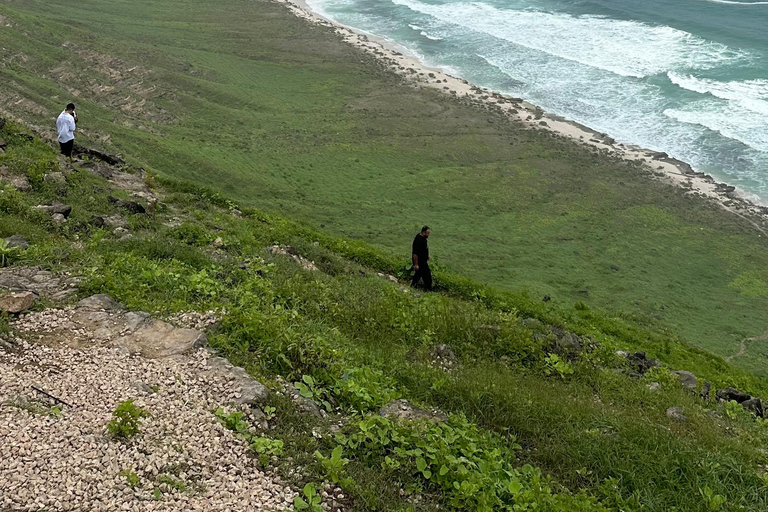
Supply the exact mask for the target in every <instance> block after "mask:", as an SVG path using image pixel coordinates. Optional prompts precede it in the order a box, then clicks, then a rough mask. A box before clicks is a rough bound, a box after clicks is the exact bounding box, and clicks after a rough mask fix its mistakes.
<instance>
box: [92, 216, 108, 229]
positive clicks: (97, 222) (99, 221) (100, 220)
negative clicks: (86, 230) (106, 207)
mask: <svg viewBox="0 0 768 512" xmlns="http://www.w3.org/2000/svg"><path fill="white" fill-rule="evenodd" d="M91 224H92V225H94V226H96V227H97V228H103V227H104V224H105V222H104V217H100V216H98V215H94V216H93V217H91Z"/></svg>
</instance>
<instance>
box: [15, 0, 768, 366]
mask: <svg viewBox="0 0 768 512" xmlns="http://www.w3.org/2000/svg"><path fill="white" fill-rule="evenodd" d="M0 16H2V17H3V19H4V20H6V22H5V24H6V25H8V26H5V27H3V30H2V31H0V44H2V46H3V48H5V51H4V56H5V57H4V66H3V67H2V68H0V84H1V85H2V87H1V89H2V92H0V97H2V98H3V100H4V102H5V103H6V104H7V105H9V106H10V107H9V108H10V111H11V112H12V113H14V114H16V115H18V116H21V117H23V118H24V119H26V120H27V121H28V122H30V123H31V124H32V125H33V126H37V127H39V130H40V131H43V132H46V133H50V132H51V126H52V119H53V118H54V117H55V114H56V113H57V112H58V111H59V110H60V108H61V105H62V104H64V103H66V102H67V101H69V100H70V99H73V98H74V99H75V101H76V102H77V103H78V111H79V113H80V114H81V115H80V117H81V119H82V122H81V125H80V133H79V135H78V138H79V140H81V141H87V142H88V143H89V144H95V145H100V146H104V147H105V148H107V149H108V150H110V151H117V152H120V153H122V154H124V155H126V158H128V159H129V160H130V161H131V162H133V163H135V164H137V165H141V166H144V167H150V168H153V169H158V170H159V172H160V173H161V174H162V176H164V177H166V178H167V177H171V178H183V179H185V180H191V181H194V182H196V183H199V184H207V185H210V186H213V187H215V188H216V189H217V190H220V191H223V192H224V193H225V194H226V195H228V196H229V197H232V198H233V199H236V200H238V201H240V202H242V203H243V204H245V205H248V206H258V207H260V208H264V209H266V210H269V211H274V212H281V213H282V214H285V215H288V216H290V217H291V218H293V219H296V220H297V221H300V222H301V223H302V224H303V225H306V226H310V227H312V226H313V227H316V228H320V229H323V230H325V231H330V232H333V233H335V234H338V235H342V236H345V237H349V238H353V239H357V240H365V241H366V242H368V243H370V244H371V245H372V246H373V247H375V248H376V249H377V250H381V251H382V254H385V255H387V256H388V257H392V255H394V254H397V255H403V257H406V256H407V251H408V244H409V242H410V239H411V237H412V235H413V233H414V232H415V231H416V230H417V228H418V227H419V226H421V225H422V224H424V223H428V224H430V225H431V226H432V227H433V229H434V236H433V238H432V241H431V242H432V250H433V253H434V254H435V256H436V258H435V259H436V263H437V264H438V267H439V268H444V269H451V270H452V271H454V272H457V273H460V274H462V275H465V276H470V277H471V278H473V279H475V280H478V281H481V282H484V283H486V284H490V285H492V286H493V287H494V288H499V289H504V290H508V291H513V292H515V293H517V294H520V293H527V294H528V296H529V297H531V298H532V300H535V299H540V298H541V297H543V296H544V295H549V296H551V297H552V298H553V301H554V302H555V303H557V304H558V305H561V306H564V307H566V308H567V307H570V306H572V305H573V304H575V303H577V302H583V303H585V304H587V305H588V306H591V307H598V308H600V309H601V310H605V309H610V310H614V311H620V312H624V313H623V314H627V315H631V316H632V317H634V318H635V319H638V320H640V321H641V322H643V323H645V324H646V325H655V327H654V329H657V330H658V329H662V328H668V329H669V330H671V331H674V332H675V333H678V334H679V335H681V336H683V337H684V338H686V339H687V340H689V341H690V342H691V343H693V344H694V345H696V346H698V347H702V348H705V349H707V350H710V351H712V352H714V353H715V354H718V355H720V356H723V357H725V356H729V355H732V354H735V353H736V352H737V351H738V346H739V342H740V341H741V340H742V339H744V338H747V337H755V336H759V335H761V334H762V333H763V332H765V330H766V328H768V293H766V292H765V290H766V289H768V287H767V286H766V284H767V283H768V270H766V269H768V250H766V249H768V247H766V241H765V240H764V239H763V238H762V237H760V236H758V234H757V233H756V232H755V231H754V230H753V229H752V228H751V227H750V226H749V225H748V224H746V223H745V222H744V221H742V220H741V219H739V218H737V217H735V216H731V215H728V214H725V213H723V212H722V211H720V210H718V209H717V208H714V207H712V206H711V205H710V204H708V203H707V202H706V201H704V200H701V199H698V198H692V197H688V196H685V195H684V194H683V192H682V191H681V190H678V189H674V188H670V187H667V186H664V185H662V184H660V183H657V182H654V181H651V180H649V179H648V176H647V175H646V174H645V173H643V172H641V171H640V170H639V169H638V166H636V165H630V164H626V163H622V162H619V161H616V160H613V159H610V158H608V157H605V156H600V155H596V154H594V153H592V152H590V151H588V150H586V149H584V148H581V147H578V146H577V145H575V144H573V143H570V142H566V141H562V140H558V139H554V138H552V137H551V136H549V135H548V134H546V133H543V132H537V131H528V130H523V129H521V128H520V127H519V126H516V125H513V124H509V123H506V122H503V121H502V120H501V119H499V118H498V117H496V116H494V115H493V114H492V113H488V112H485V111H481V110H479V109H477V108H475V107H473V106H470V105H466V104H463V103H461V102H460V101H459V100H456V99H451V98H448V97H446V96H444V95H442V94H440V93H438V92H436V91H427V90H415V89H413V88H411V87H408V86H404V85H402V84H401V79H400V78H398V77H396V76H394V75H392V74H391V73H390V72H388V71H386V70H385V69H383V67H382V65H381V64H379V63H377V62H375V61H374V60H372V59H371V58H369V57H366V56H364V55H362V54H359V53H358V52H356V51H354V50H353V49H351V48H350V47H348V46H346V45H345V44H344V43H342V42H341V41H340V39H339V38H338V36H336V35H334V34H333V33H332V31H331V30H329V29H326V28H323V27H315V26H310V25H307V24H306V23H305V22H303V21H301V20H299V19H296V18H294V17H293V16H291V15H290V14H289V13H287V11H286V10H285V9H284V8H283V7H281V6H280V5H278V4H275V3H271V2H268V1H264V0H258V1H245V0H222V1H220V2H204V1H203V0H164V1H162V2H152V1H149V0H137V1H133V2H127V1H123V0H106V1H99V2H97V1H95V0H86V1H78V2H75V1H73V0H54V1H52V2H42V1H40V0H17V1H14V2H12V3H3V4H0ZM25 229H28V230H29V231H30V232H33V231H34V230H35V229H36V228H35V226H34V223H26V224H25ZM403 259H404V258H403ZM616 315H619V313H616ZM767 355H768V347H766V342H765V341H756V342H753V343H750V344H749V345H748V348H747V355H746V356H744V357H740V358H737V359H735V360H734V363H736V364H738V365H740V366H741V367H742V368H744V369H747V370H749V371H752V372H754V373H758V374H761V375H765V374H766V371H768V364H767V361H766V356H767Z"/></svg>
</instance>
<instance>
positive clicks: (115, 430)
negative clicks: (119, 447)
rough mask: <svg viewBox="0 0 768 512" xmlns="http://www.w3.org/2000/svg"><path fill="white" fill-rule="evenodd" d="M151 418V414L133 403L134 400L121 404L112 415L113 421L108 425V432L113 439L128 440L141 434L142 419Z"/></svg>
mask: <svg viewBox="0 0 768 512" xmlns="http://www.w3.org/2000/svg"><path fill="white" fill-rule="evenodd" d="M146 417H149V412H148V411H146V410H144V409H142V408H140V407H138V406H137V405H136V404H134V403H133V399H130V400H126V401H124V402H120V404H119V405H118V406H117V408H116V409H115V411H114V412H113V413H112V421H110V422H109V423H107V430H108V431H109V433H110V434H112V437H114V438H118V439H128V438H131V437H133V436H135V435H136V434H138V433H139V427H140V426H141V419H142V418H146Z"/></svg>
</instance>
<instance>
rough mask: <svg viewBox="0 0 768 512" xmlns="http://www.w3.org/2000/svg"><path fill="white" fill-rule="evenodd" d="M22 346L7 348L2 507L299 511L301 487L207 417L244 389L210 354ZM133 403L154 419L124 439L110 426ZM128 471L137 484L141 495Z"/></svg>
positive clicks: (0, 415) (0, 368)
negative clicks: (223, 374)
mask: <svg viewBox="0 0 768 512" xmlns="http://www.w3.org/2000/svg"><path fill="white" fill-rule="evenodd" d="M59 313H60V312H57V314H56V316H58V314H59ZM62 316H66V314H63V315H62ZM38 320H43V322H41V323H43V324H44V323H46V322H45V320H49V321H52V323H54V324H57V323H59V322H60V321H62V320H64V318H56V319H54V318H50V317H48V318H45V319H43V318H40V317H38ZM59 326H60V325H59ZM15 345H16V346H17V347H18V350H15V351H13V352H6V351H4V350H3V349H2V347H0V403H1V404H2V405H0V508H3V507H5V508H8V509H15V510H40V509H43V508H45V509H46V510H57V511H58V510H61V511H75V510H78V511H81V510H83V511H84V510H88V511H116V510H129V511H190V510H206V511H207V510H228V511H257V510H258V511H266V510H287V509H292V506H291V504H292V502H293V498H294V496H295V495H296V493H295V491H294V490H292V489H291V488H290V487H289V486H288V485H287V484H285V483H284V482H282V481H281V480H280V479H279V478H278V477H277V476H276V475H273V474H269V473H265V472H263V471H262V470H261V469H260V468H259V465H258V462H257V461H256V459H255V458H253V457H252V456H251V454H250V452H249V450H248V447H247V446H246V444H245V443H244V442H243V441H241V440H239V439H237V438H236V437H235V436H234V435H233V433H232V432H230V431H229V430H226V429H225V428H224V427H223V426H221V425H220V424H219V422H218V421H217V420H216V418H215V416H214V415H213V414H212V411H213V410H215V409H216V408H217V407H218V406H219V404H221V403H229V402H232V401H234V400H235V399H236V395H237V394H239V392H240V390H239V389H238V387H237V386H234V385H233V383H232V381H230V380H227V379H225V378H221V379H216V378H211V377H210V375H208V372H207V370H208V369H209V368H208V364H207V362H208V359H209V357H210V355H209V353H208V352H207V351H206V350H204V349H200V350H197V351H195V352H193V353H191V354H189V355H187V356H185V357H177V358H165V359H156V360H154V359H153V360H150V359H145V358H142V357H138V356H126V355H125V353H124V351H121V350H120V349H115V348H106V347H90V348H86V349H82V350H80V349H75V348H70V347H50V346H44V345H30V344H28V343H26V342H24V341H21V340H18V339H17V341H16V343H15ZM33 386H34V387H36V388H38V389H40V390H43V391H45V392H47V393H49V394H50V395H53V396H55V397H58V398H60V399H61V400H63V401H64V402H66V403H68V404H70V406H69V407H67V406H63V405H61V404H58V403H56V402H55V401H54V400H52V399H50V398H48V397H46V396H45V395H43V394H42V393H40V392H38V391H35V390H34V389H33V388H32V387H33ZM127 399H135V404H136V405H137V406H139V407H141V408H143V409H146V410H147V411H149V413H150V414H151V416H149V417H148V418H145V419H144V420H143V423H142V426H141V431H140V433H139V434H138V435H137V436H135V437H134V438H132V439H131V440H129V441H117V440H114V439H113V438H111V437H110V436H109V434H108V433H107V430H106V425H107V423H108V422H109V421H110V420H111V419H112V412H113V411H114V409H115V407H117V405H118V404H119V403H120V402H121V401H124V400H127ZM33 405H34V406H33ZM53 406H57V408H58V409H60V412H59V411H56V410H53V409H51V407H53ZM33 411H34V412H33ZM121 473H122V474H121ZM129 473H135V474H136V476H137V477H138V482H134V483H135V486H134V487H131V485H129V482H128V478H127V477H126V475H127V474H129Z"/></svg>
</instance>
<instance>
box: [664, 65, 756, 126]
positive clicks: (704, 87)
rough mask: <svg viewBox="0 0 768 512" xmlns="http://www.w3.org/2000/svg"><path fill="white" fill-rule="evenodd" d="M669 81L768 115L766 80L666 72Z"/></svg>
mask: <svg viewBox="0 0 768 512" xmlns="http://www.w3.org/2000/svg"><path fill="white" fill-rule="evenodd" d="M667 76H668V77H669V79H670V81H671V82H672V83H673V84H675V85H677V86H679V87H682V88H683V89H687V90H689V91H693V92H698V93H701V94H711V95H712V96H715V97H717V98H720V99H724V100H729V101H732V102H735V103H737V104H738V105H739V106H741V107H742V108H744V109H747V110H750V111H752V112H756V113H758V114H762V115H765V116H768V80H743V81H733V82H720V81H718V80H711V79H708V78H696V77H694V76H692V75H682V74H677V73H672V72H670V73H667Z"/></svg>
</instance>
